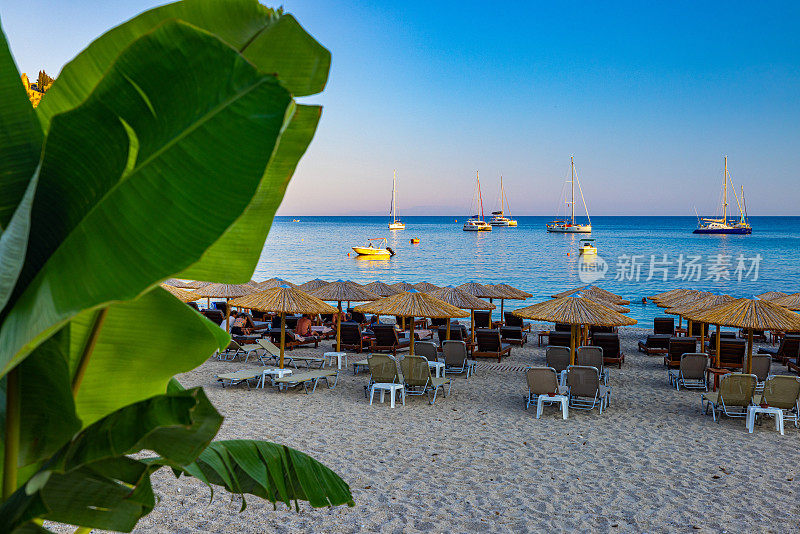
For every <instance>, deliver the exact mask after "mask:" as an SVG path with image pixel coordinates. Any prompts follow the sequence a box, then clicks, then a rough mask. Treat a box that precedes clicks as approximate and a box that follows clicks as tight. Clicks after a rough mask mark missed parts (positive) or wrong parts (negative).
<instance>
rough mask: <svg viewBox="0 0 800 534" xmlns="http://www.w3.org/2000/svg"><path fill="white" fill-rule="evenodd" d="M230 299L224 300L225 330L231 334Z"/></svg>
mask: <svg viewBox="0 0 800 534" xmlns="http://www.w3.org/2000/svg"><path fill="white" fill-rule="evenodd" d="M229 302H230V299H225V330H226V331H227V332H228V333H229V334H230V333H231V305H230V304H229Z"/></svg>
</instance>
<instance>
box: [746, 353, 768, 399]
mask: <svg viewBox="0 0 800 534" xmlns="http://www.w3.org/2000/svg"><path fill="white" fill-rule="evenodd" d="M750 358H751V359H750V372H751V373H753V374H754V375H756V379H757V382H756V393H760V392H761V391H763V390H764V383H765V382H766V380H767V378H768V377H769V371H770V367H772V356H770V355H769V354H753V355H752V356H751V357H750Z"/></svg>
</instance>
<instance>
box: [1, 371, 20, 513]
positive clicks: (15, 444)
mask: <svg viewBox="0 0 800 534" xmlns="http://www.w3.org/2000/svg"><path fill="white" fill-rule="evenodd" d="M6 376H7V382H6V429H5V451H4V454H3V500H5V499H8V498H9V497H11V494H12V493H14V491H16V489H17V464H18V463H19V421H20V420H19V418H20V387H19V366H17V367H15V368H14V369H12V370H11V371H9V373H8V374H7V375H6Z"/></svg>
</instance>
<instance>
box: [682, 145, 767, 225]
mask: <svg viewBox="0 0 800 534" xmlns="http://www.w3.org/2000/svg"><path fill="white" fill-rule="evenodd" d="M728 182H730V183H731V190H732V191H733V196H734V198H735V199H736V205H737V206H738V207H739V220H738V221H737V220H736V219H732V220H730V221H729V220H728ZM717 213H719V212H717ZM692 233H694V234H745V235H746V234H752V233H753V228H752V227H751V226H750V223H749V222H747V207H746V206H745V205H744V186H743V187H742V195H741V201H740V200H739V196H738V195H737V194H736V188H735V187H734V186H733V180H731V177H730V174H728V156H725V171H724V176H723V182H722V218H721V219H712V218H708V217H704V218H700V217H699V216H698V221H697V228H695V230H694V232H692Z"/></svg>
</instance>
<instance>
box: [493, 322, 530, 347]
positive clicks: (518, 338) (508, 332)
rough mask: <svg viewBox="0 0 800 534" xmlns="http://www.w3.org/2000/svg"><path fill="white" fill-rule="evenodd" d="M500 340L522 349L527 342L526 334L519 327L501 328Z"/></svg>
mask: <svg viewBox="0 0 800 534" xmlns="http://www.w3.org/2000/svg"><path fill="white" fill-rule="evenodd" d="M500 340H501V341H502V342H504V343H509V344H512V345H519V346H520V347H522V346H524V345H525V343H527V342H528V334H526V333H525V332H523V331H522V327H521V326H502V327H500Z"/></svg>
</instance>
